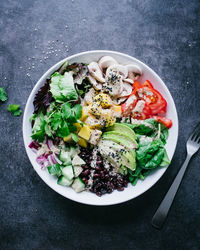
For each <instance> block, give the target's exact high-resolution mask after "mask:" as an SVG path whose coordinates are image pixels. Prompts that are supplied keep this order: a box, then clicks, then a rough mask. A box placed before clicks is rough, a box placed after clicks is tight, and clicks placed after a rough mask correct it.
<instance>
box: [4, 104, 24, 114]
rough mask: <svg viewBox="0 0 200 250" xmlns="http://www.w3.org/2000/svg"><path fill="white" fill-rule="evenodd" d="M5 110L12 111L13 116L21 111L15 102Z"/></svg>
mask: <svg viewBox="0 0 200 250" xmlns="http://www.w3.org/2000/svg"><path fill="white" fill-rule="evenodd" d="M7 110H8V111H10V112H12V113H13V115H14V116H20V115H21V113H22V111H21V109H20V106H19V105H17V104H10V105H9V106H8V108H7Z"/></svg>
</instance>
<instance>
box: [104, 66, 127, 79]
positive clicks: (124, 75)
mask: <svg viewBox="0 0 200 250" xmlns="http://www.w3.org/2000/svg"><path fill="white" fill-rule="evenodd" d="M113 69H116V70H117V71H119V74H120V75H121V76H122V79H125V78H127V76H128V69H127V67H126V66H123V65H120V64H113V65H111V66H110V67H108V68H107V70H106V76H108V75H109V73H110V71H112V70H113Z"/></svg>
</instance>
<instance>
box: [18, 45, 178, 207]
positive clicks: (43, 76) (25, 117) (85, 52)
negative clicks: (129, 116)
mask: <svg viewBox="0 0 200 250" xmlns="http://www.w3.org/2000/svg"><path fill="white" fill-rule="evenodd" d="M95 53H105V55H106V53H112V54H114V55H117V56H122V57H126V58H129V59H130V60H134V61H135V62H138V63H139V64H142V65H143V66H144V67H145V68H147V69H148V70H149V72H151V74H152V75H153V76H155V77H156V78H157V79H158V80H159V82H161V83H162V85H163V86H164V88H165V91H166V93H167V95H168V97H169V98H170V102H171V103H172V105H173V106H174V107H175V109H174V111H173V112H174V116H175V118H176V121H177V123H176V131H175V132H176V133H175V138H174V140H175V144H174V150H173V153H172V157H171V160H172V159H173V157H174V153H175V150H176V146H177V141H178V134H179V120H178V114H177V110H176V105H175V102H174V99H173V97H172V95H171V93H170V91H169V89H168V87H167V86H166V85H165V83H164V82H163V80H162V79H161V78H160V76H159V75H158V74H157V73H156V72H155V71H154V70H153V69H151V68H150V67H149V66H148V65H147V64H145V63H143V62H142V61H140V60H139V59H137V58H135V57H133V56H130V55H128V54H126V53H122V52H118V51H113V50H89V51H84V52H80V53H76V54H73V55H71V56H68V57H66V58H64V59H62V60H60V61H59V62H57V63H56V64H54V65H53V66H51V67H50V68H49V69H48V70H47V71H46V72H45V73H44V74H43V75H42V76H41V77H40V78H39V80H38V81H37V82H36V84H35V86H34V87H33V88H32V90H31V93H30V94H29V97H28V99H27V101H26V106H25V109H24V114H23V126H22V134H23V141H24V146H25V150H26V154H27V156H28V158H29V160H30V162H31V164H32V167H33V169H34V170H35V171H36V172H37V174H38V175H39V176H40V178H41V179H42V180H43V181H44V182H45V183H46V184H47V185H48V186H49V187H50V188H51V189H53V190H54V191H55V192H57V193H58V194H60V195H62V196H63V197H65V198H68V199H70V200H72V201H75V202H79V203H81V204H86V205H94V206H109V205H116V204H120V203H124V202H127V201H129V200H132V199H135V198H136V197H138V196H140V195H142V194H144V193H145V192H146V191H148V190H150V189H151V188H152V187H153V186H154V185H155V184H156V183H157V182H158V181H159V180H160V179H161V177H162V176H163V175H164V173H165V172H166V170H167V169H168V167H169V166H170V165H169V166H167V167H165V168H164V171H163V173H162V174H161V175H160V177H159V178H158V179H157V180H156V181H155V182H153V183H151V185H149V187H148V188H146V189H145V190H143V191H142V192H139V193H138V194H136V195H135V196H134V197H128V198H124V199H121V200H120V201H119V200H117V201H112V202H107V203H106V204H105V203H103V204H101V203H93V202H88V201H87V200H86V201H85V200H84V201H82V200H81V201H80V200H79V199H77V198H72V197H67V196H66V195H64V194H63V193H61V192H59V191H58V190H55V188H53V187H52V186H51V185H50V183H48V181H46V180H45V179H44V178H43V177H42V175H41V174H40V172H39V171H38V170H37V168H36V167H35V166H34V162H35V160H34V161H33V159H31V157H29V154H28V145H26V136H25V127H26V120H27V116H28V108H29V105H30V102H31V99H32V97H33V96H34V95H35V93H36V90H37V88H38V86H39V85H40V84H41V82H42V81H44V80H45V79H47V78H48V76H49V75H50V73H51V72H52V71H53V70H54V71H55V70H56V69H58V68H59V67H60V66H61V65H62V64H63V63H64V62H65V61H69V60H71V59H73V58H76V57H79V56H82V55H88V54H95ZM122 193H123V192H122Z"/></svg>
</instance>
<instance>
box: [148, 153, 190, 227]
mask: <svg viewBox="0 0 200 250" xmlns="http://www.w3.org/2000/svg"><path fill="white" fill-rule="evenodd" d="M190 158H191V156H190V155H187V158H186V159H185V161H184V163H183V165H182V167H181V169H180V170H179V172H178V174H177V176H176V177H175V179H174V181H173V183H172V185H171V187H170V188H169V190H168V192H167V194H166V195H165V197H164V199H163V200H162V202H161V204H160V206H159V207H158V209H157V211H156V212H155V214H154V216H153V218H152V221H151V224H152V226H154V227H155V228H157V229H161V227H162V225H163V224H164V222H165V219H166V217H167V214H168V212H169V209H170V207H171V205H172V202H173V200H174V197H175V195H176V193H177V191H178V188H179V186H180V184H181V181H182V179H183V176H184V173H185V170H186V168H187V166H188V163H189V161H190Z"/></svg>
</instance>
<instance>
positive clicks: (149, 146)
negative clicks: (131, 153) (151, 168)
mask: <svg viewBox="0 0 200 250" xmlns="http://www.w3.org/2000/svg"><path fill="white" fill-rule="evenodd" d="M161 145H163V143H162V142H161V141H160V140H157V141H152V142H151V143H149V142H146V141H142V142H141V143H139V148H138V149H137V150H136V159H137V161H138V163H139V165H140V166H142V167H144V166H145V165H146V163H147V162H148V161H149V160H150V159H151V158H152V157H153V155H154V154H155V152H156V151H157V150H158V149H159V148H160V146H161Z"/></svg>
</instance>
